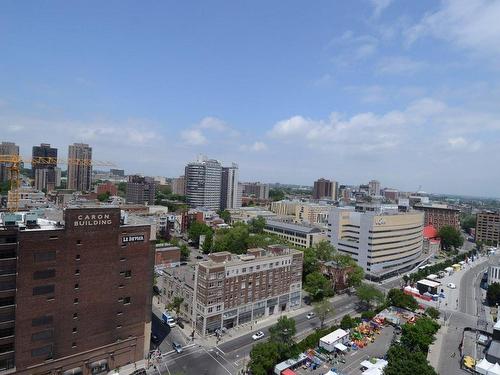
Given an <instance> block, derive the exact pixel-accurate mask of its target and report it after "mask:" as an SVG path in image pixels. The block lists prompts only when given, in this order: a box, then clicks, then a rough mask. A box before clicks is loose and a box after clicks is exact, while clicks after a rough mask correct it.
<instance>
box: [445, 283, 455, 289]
mask: <svg viewBox="0 0 500 375" xmlns="http://www.w3.org/2000/svg"><path fill="white" fill-rule="evenodd" d="M447 286H448V288H450V289H455V288H456V287H457V286H456V285H455V284H453V283H448V285H447Z"/></svg>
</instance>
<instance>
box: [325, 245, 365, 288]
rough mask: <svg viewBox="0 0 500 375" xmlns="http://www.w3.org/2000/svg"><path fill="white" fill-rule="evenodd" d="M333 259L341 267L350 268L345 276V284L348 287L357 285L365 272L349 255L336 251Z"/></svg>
mask: <svg viewBox="0 0 500 375" xmlns="http://www.w3.org/2000/svg"><path fill="white" fill-rule="evenodd" d="M333 260H334V261H336V262H337V264H338V265H340V266H341V267H344V268H350V270H349V271H348V277H347V285H348V286H349V287H358V286H359V285H360V284H361V282H362V281H363V279H364V278H365V272H364V271H363V268H362V267H360V266H358V264H357V263H356V261H355V260H354V259H352V258H351V257H350V256H349V255H345V254H339V253H336V254H335V256H334V258H333Z"/></svg>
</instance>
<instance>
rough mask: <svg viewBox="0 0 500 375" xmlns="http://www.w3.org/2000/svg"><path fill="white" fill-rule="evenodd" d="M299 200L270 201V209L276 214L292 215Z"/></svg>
mask: <svg viewBox="0 0 500 375" xmlns="http://www.w3.org/2000/svg"><path fill="white" fill-rule="evenodd" d="M299 204H300V201H288V200H282V201H277V202H273V203H271V211H272V212H274V213H275V214H276V215H278V216H294V215H295V210H296V208H297V206H298V205H299Z"/></svg>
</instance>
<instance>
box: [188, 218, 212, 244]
mask: <svg viewBox="0 0 500 375" xmlns="http://www.w3.org/2000/svg"><path fill="white" fill-rule="evenodd" d="M208 233H212V229H211V228H210V227H209V226H208V225H206V224H204V223H199V222H197V221H195V222H194V223H192V224H191V225H190V226H189V229H188V238H189V239H190V240H191V241H193V242H194V243H195V245H196V246H198V245H199V243H200V236H201V235H202V234H205V235H206V234H208Z"/></svg>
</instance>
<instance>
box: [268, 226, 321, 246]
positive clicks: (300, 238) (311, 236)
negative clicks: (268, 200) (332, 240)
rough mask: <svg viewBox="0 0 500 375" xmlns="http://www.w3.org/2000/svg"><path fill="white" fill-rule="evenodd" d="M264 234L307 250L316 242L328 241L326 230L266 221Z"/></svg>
mask: <svg viewBox="0 0 500 375" xmlns="http://www.w3.org/2000/svg"><path fill="white" fill-rule="evenodd" d="M264 232H267V233H272V234H275V235H277V236H279V237H281V238H283V239H285V240H287V241H288V242H290V243H292V244H293V245H295V246H299V247H304V248H308V247H311V246H314V245H316V244H317V243H318V242H321V241H326V240H328V237H327V235H326V230H323V229H320V228H318V227H313V226H309V225H300V224H292V223H285V222H282V221H276V220H267V221H266V226H265V227H264Z"/></svg>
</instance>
